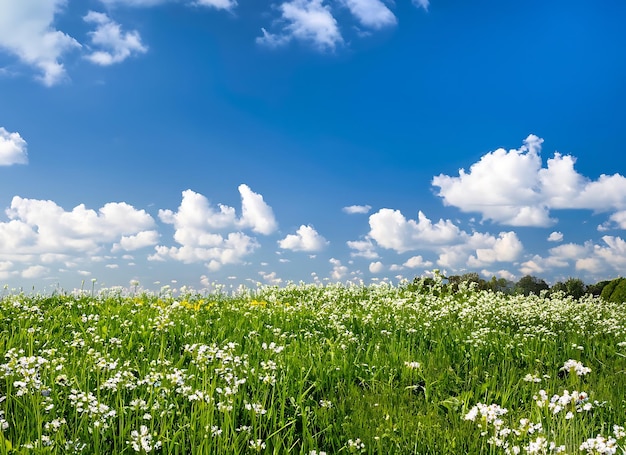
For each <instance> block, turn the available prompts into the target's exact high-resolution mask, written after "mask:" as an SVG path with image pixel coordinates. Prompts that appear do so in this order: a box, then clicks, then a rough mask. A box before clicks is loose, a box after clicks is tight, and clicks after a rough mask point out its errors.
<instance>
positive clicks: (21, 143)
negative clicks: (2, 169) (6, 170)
mask: <svg viewBox="0 0 626 455" xmlns="http://www.w3.org/2000/svg"><path fill="white" fill-rule="evenodd" d="M26 149H27V145H26V141H25V140H24V139H22V136H20V133H9V132H8V131H7V130H6V129H4V128H3V127H1V126H0V166H11V165H13V164H26V163H28V153H27V152H26Z"/></svg>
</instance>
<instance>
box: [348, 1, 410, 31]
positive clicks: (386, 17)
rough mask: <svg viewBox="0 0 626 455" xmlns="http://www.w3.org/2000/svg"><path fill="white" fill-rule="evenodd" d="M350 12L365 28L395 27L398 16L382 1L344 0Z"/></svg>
mask: <svg viewBox="0 0 626 455" xmlns="http://www.w3.org/2000/svg"><path fill="white" fill-rule="evenodd" d="M343 1H344V3H345V5H346V6H347V7H348V8H349V9H350V12H351V13H352V14H353V15H354V16H355V17H356V18H357V19H358V20H359V22H360V23H361V24H362V25H364V26H365V27H370V28H374V29H379V28H383V27H388V26H391V25H395V24H396V23H397V22H398V21H397V19H396V16H394V14H393V13H392V12H391V11H390V10H389V8H387V6H385V4H384V3H383V2H381V1H380V0H343Z"/></svg>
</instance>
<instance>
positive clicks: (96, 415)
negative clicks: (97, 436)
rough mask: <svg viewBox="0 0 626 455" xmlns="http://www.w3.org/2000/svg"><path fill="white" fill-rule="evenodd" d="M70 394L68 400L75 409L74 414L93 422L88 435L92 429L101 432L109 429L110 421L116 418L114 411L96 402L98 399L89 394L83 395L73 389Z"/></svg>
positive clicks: (83, 393)
mask: <svg viewBox="0 0 626 455" xmlns="http://www.w3.org/2000/svg"><path fill="white" fill-rule="evenodd" d="M71 392H72V393H70V394H69V395H68V399H69V401H70V403H71V404H72V406H74V407H75V408H76V412H77V413H78V414H84V415H87V416H88V417H89V419H90V420H92V421H93V428H91V427H90V428H89V432H90V433H91V432H92V431H93V429H94V428H95V429H98V430H100V431H101V432H103V431H104V430H106V429H107V428H109V426H110V421H111V420H112V419H113V418H115V417H116V416H117V411H116V410H115V409H111V408H110V407H109V406H107V405H106V404H104V403H100V402H98V398H97V397H96V396H95V395H94V394H93V393H91V392H88V393H85V392H81V391H79V390H75V389H72V391H71Z"/></svg>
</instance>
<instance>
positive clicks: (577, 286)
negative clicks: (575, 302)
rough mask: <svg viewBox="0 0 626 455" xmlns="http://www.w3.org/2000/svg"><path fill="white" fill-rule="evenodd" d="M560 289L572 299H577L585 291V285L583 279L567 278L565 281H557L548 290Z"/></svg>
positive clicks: (552, 291)
mask: <svg viewBox="0 0 626 455" xmlns="http://www.w3.org/2000/svg"><path fill="white" fill-rule="evenodd" d="M556 291H561V292H563V293H564V294H565V295H569V296H570V297H572V298H574V299H579V298H581V297H582V296H583V295H585V293H586V292H587V286H586V285H585V283H584V282H583V280H581V279H578V278H568V279H567V281H566V282H565V283H563V282H562V281H557V282H556V283H554V284H553V285H552V287H551V288H550V292H551V293H554V292H556Z"/></svg>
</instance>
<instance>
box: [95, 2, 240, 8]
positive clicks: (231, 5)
mask: <svg viewBox="0 0 626 455" xmlns="http://www.w3.org/2000/svg"><path fill="white" fill-rule="evenodd" d="M172 1H175V0H100V2H102V3H104V4H105V5H108V6H115V5H126V6H135V7H149V6H156V5H160V4H162V3H167V2H172ZM188 3H190V4H191V5H197V6H208V7H211V8H216V9H225V10H230V9H233V8H234V7H235V6H237V1H236V0H189V1H188Z"/></svg>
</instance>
